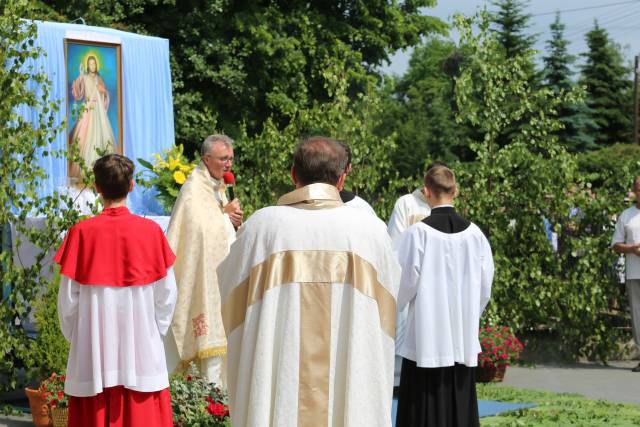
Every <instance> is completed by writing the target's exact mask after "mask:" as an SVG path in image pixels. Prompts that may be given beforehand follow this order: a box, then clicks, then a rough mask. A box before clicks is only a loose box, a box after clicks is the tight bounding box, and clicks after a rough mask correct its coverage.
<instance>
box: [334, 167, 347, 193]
mask: <svg viewBox="0 0 640 427" xmlns="http://www.w3.org/2000/svg"><path fill="white" fill-rule="evenodd" d="M347 173H348V172H347V171H345V172H343V173H342V174H340V177H339V178H338V182H336V188H337V189H338V191H342V189H343V188H344V181H345V180H346V179H347Z"/></svg>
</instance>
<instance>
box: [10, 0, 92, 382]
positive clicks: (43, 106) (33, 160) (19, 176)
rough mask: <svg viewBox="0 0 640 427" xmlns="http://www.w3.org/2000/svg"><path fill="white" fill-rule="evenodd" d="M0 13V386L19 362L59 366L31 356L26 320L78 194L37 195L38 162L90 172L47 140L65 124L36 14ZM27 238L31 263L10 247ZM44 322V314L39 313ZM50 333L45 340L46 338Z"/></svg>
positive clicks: (15, 6)
mask: <svg viewBox="0 0 640 427" xmlns="http://www.w3.org/2000/svg"><path fill="white" fill-rule="evenodd" d="M1 6H2V13H1V15H0V63H2V64H4V66H3V67H0V88H1V90H2V97H1V98H0V121H1V122H2V126H0V141H2V144H1V145H0V178H1V179H0V226H1V227H2V230H3V232H2V240H3V242H2V243H3V244H2V248H3V250H2V252H0V281H1V282H2V283H3V284H5V285H6V288H5V290H4V292H3V301H2V304H0V372H2V374H3V375H4V376H5V378H6V379H7V380H6V381H3V382H2V385H1V386H0V387H1V388H2V389H9V390H12V389H15V388H16V386H17V382H18V378H19V377H20V373H21V372H22V371H23V370H24V368H28V369H29V368H33V367H34V366H38V365H43V366H46V365H48V364H49V363H51V364H52V365H57V364H58V363H59V362H60V361H59V360H52V359H46V360H45V359H38V360H36V358H34V357H31V356H30V351H31V349H32V347H33V343H32V341H31V339H30V338H29V335H28V333H27V330H26V329H25V327H24V325H25V322H26V320H27V319H28V318H29V317H30V315H31V314H32V312H33V307H34V301H36V300H37V299H38V298H40V297H42V295H43V293H44V294H45V295H48V297H49V298H51V295H50V293H49V292H53V291H52V290H51V289H53V288H49V285H50V282H51V280H55V278H52V275H51V264H52V261H51V258H52V251H53V250H55V248H57V247H58V245H59V244H60V242H61V239H62V237H63V235H64V232H65V231H66V230H67V229H68V228H69V227H71V226H72V225H73V224H75V223H76V222H77V221H78V220H79V218H80V215H79V213H78V211H77V210H76V209H75V208H74V203H75V199H74V197H72V196H70V195H69V194H68V193H61V192H59V191H57V190H54V191H51V193H50V194H49V195H47V196H44V197H41V196H40V191H41V190H42V188H46V185H47V184H46V183H47V180H46V178H47V175H46V171H45V169H44V168H43V167H41V166H40V164H41V163H40V162H41V160H42V159H46V158H70V159H72V160H76V161H79V162H80V164H81V167H82V168H83V170H84V171H86V173H85V176H86V177H88V179H87V183H86V185H90V181H91V174H90V172H89V171H88V168H87V167H86V165H84V163H83V162H82V161H81V159H80V156H79V153H78V150H77V147H75V150H72V151H71V152H68V153H67V152H66V151H65V150H55V149H52V148H51V147H52V144H53V142H54V140H55V138H56V135H57V133H58V132H60V131H62V129H63V126H64V124H60V123H57V121H56V112H57V111H58V108H59V105H58V103H57V102H56V101H55V100H53V99H52V95H51V83H50V81H49V80H48V78H47V76H46V75H45V74H44V73H43V72H42V70H40V69H38V68H37V67H36V65H35V64H36V59H37V58H39V57H40V56H41V55H43V54H44V52H42V51H41V50H40V49H38V48H36V47H35V43H34V38H35V37H36V34H37V28H36V25H35V23H33V22H30V21H25V20H23V19H21V18H20V17H23V16H29V14H31V13H33V10H32V5H31V3H30V2H28V1H26V0H16V1H12V2H2V3H1ZM32 218H38V220H43V222H44V226H43V227H42V228H38V227H34V226H33V220H32ZM23 244H32V245H34V246H35V247H36V248H38V249H39V250H40V252H39V253H38V254H37V255H36V256H35V260H33V262H31V261H29V262H27V261H26V260H22V259H21V258H20V252H19V251H16V255H15V256H14V254H13V252H12V251H11V250H10V248H11V247H14V248H20V247H21V246H22V245H23ZM41 308H42V310H41V311H40V314H39V315H38V316H44V315H45V314H44V313H47V314H51V313H50V312H51V310H52V307H51V306H42V307H41ZM40 318H41V320H44V319H42V317H40ZM50 322H57V319H55V318H53V319H46V321H40V322H38V323H39V327H42V328H43V332H44V335H43V337H50V338H51V341H50V344H51V345H52V346H53V347H55V348H60V349H61V348H62V347H63V346H64V345H63V344H61V343H60V342H58V341H57V338H56V332H55V330H54V329H55V328H54V327H53V326H52V323H50ZM47 339H48V338H47Z"/></svg>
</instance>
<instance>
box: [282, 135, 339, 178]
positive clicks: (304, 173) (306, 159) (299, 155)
mask: <svg viewBox="0 0 640 427" xmlns="http://www.w3.org/2000/svg"><path fill="white" fill-rule="evenodd" d="M346 167H347V152H346V151H345V149H344V148H343V147H342V145H340V143H338V142H337V141H336V140H334V139H331V138H327V137H324V136H314V137H311V138H307V139H305V140H304V141H302V142H301V143H300V144H298V146H297V147H296V150H295V152H294V153H293V170H294V172H295V175H296V178H297V180H298V184H300V185H309V184H315V183H325V184H330V185H336V184H337V183H338V180H339V179H340V176H341V175H342V174H343V173H344V170H345V168H346Z"/></svg>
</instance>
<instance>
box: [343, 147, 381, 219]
mask: <svg viewBox="0 0 640 427" xmlns="http://www.w3.org/2000/svg"><path fill="white" fill-rule="evenodd" d="M336 142H337V143H338V144H340V145H341V146H342V148H344V150H345V151H346V152H347V166H346V167H345V169H344V173H345V180H346V176H348V175H349V174H350V173H351V170H352V169H353V165H352V164H351V158H352V157H351V148H349V145H348V144H347V143H346V142H343V141H336ZM338 190H340V200H342V203H344V204H345V205H347V206H351V207H354V208H356V209H361V210H363V211H364V212H368V213H370V214H371V215H374V216H376V217H377V216H378V215H377V214H376V211H374V210H373V208H372V207H371V205H370V204H369V203H368V202H367V201H366V200H365V199H363V198H362V197H360V196H358V195H357V194H355V193H353V192H351V191H349V190H346V189H345V188H344V182H343V183H342V185H341V186H339V187H338Z"/></svg>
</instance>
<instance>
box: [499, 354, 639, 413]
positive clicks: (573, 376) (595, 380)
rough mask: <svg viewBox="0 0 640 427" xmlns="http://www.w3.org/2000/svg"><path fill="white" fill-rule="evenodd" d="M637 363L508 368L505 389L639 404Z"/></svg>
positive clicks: (504, 383)
mask: <svg viewBox="0 0 640 427" xmlns="http://www.w3.org/2000/svg"><path fill="white" fill-rule="evenodd" d="M637 364H638V361H637V360H636V361H624V362H610V364H609V365H608V366H604V365H601V364H595V363H580V364H575V365H568V366H567V365H562V366H560V365H555V366H554V365H536V366H535V367H533V368H525V367H514V366H510V367H509V368H507V374H506V375H505V378H504V382H503V383H502V384H503V385H505V386H512V387H516V388H527V389H533V390H547V391H554V392H562V393H578V394H581V395H583V396H585V397H587V398H589V399H604V400H609V401H612V402H623V403H635V404H640V372H638V373H634V372H631V368H633V367H634V366H636V365H637Z"/></svg>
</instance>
